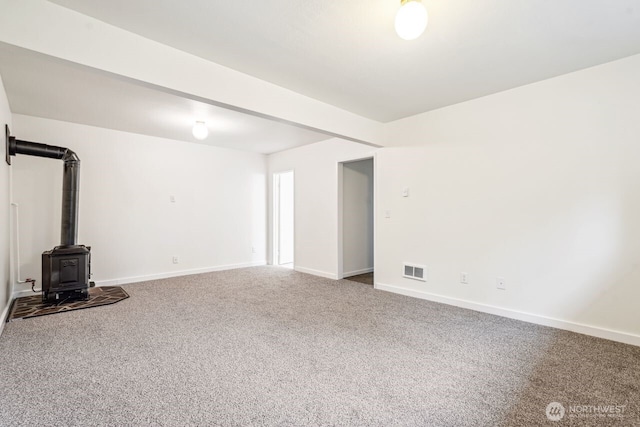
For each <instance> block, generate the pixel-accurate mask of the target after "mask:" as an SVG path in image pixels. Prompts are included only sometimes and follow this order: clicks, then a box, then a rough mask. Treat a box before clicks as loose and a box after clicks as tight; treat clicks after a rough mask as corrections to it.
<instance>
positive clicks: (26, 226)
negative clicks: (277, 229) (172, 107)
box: [12, 115, 266, 284]
mask: <svg viewBox="0 0 640 427" xmlns="http://www.w3.org/2000/svg"><path fill="white" fill-rule="evenodd" d="M12 132H13V134H14V135H16V136H17V137H18V138H20V139H25V140H32V141H38V142H42V143H47V144H51V145H61V146H65V147H69V148H71V149H73V150H74V151H76V153H77V154H78V156H79V157H80V159H81V162H82V163H81V182H80V221H79V243H81V244H85V245H90V246H91V247H92V272H93V273H94V277H93V279H94V280H95V281H96V282H98V284H100V283H102V284H107V283H118V282H127V281H132V280H136V278H149V277H154V276H157V275H166V274H179V273H180V272H193V271H199V270H201V269H202V270H207V269H213V268H218V267H223V266H238V265H250V264H252V263H261V262H265V259H266V221H265V218H266V211H265V206H266V194H265V189H266V177H265V172H266V159H265V156H264V155H260V154H254V153H246V152H241V151H236V150H229V149H223V148H217V147H211V146H206V145H201V144H193V143H185V142H178V141H172V140H167V139H161V138H155V137H148V136H143V135H136V134H130V133H125V132H119V131H112V130H107V129H101V128H95V127H90V126H83V125H77V124H72V123H66V122H60V121H54V120H47V119H40V118H35V117H29V116H22V115H14V116H13V129H12ZM12 168H13V184H14V193H13V194H14V201H15V202H17V203H18V204H19V205H20V244H21V258H22V259H21V261H22V262H21V263H22V275H23V276H25V277H26V276H31V277H35V278H37V279H38V283H40V254H41V253H42V252H43V251H44V250H48V249H51V248H52V247H54V246H55V245H58V244H59V239H60V237H59V233H60V205H61V191H62V190H61V188H62V163H61V162H59V161H55V160H51V159H42V158H36V157H30V156H16V157H15V158H14V164H13V166H12ZM170 196H174V197H175V203H172V202H171V201H170ZM252 247H255V248H256V253H252ZM173 256H178V257H179V263H178V264H173V260H172V257H173Z"/></svg>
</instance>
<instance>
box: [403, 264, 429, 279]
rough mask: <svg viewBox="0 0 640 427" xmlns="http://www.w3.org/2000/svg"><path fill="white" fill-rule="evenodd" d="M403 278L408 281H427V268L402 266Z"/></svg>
mask: <svg viewBox="0 0 640 427" xmlns="http://www.w3.org/2000/svg"><path fill="white" fill-rule="evenodd" d="M402 277H406V278H407V279H414V280H421V281H423V282H426V281H427V267H425V266H424V265H416V264H408V263H406V262H405V263H404V264H403V265H402Z"/></svg>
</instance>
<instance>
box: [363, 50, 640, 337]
mask: <svg viewBox="0 0 640 427" xmlns="http://www.w3.org/2000/svg"><path fill="white" fill-rule="evenodd" d="M639 75H640V56H634V57H630V58H627V59H623V60H620V61H616V62H612V63H609V64H605V65H601V66H598V67H594V68H590V69H586V70H583V71H579V72H576V73H572V74H568V75H564V76H561V77H557V78H553V79H550V80H547V81H543V82H539V83H536V84H532V85H528V86H524V87H521V88H517V89H514V90H510V91H507V92H503V93H500V94H496V95H492V96H488V97H485V98H481V99H477V100H474V101H470V102H466V103H463V104H458V105H455V106H451V107H447V108H443V109H440V110H437V111H433V112H430V113H425V114H422V115H419V116H415V117H411V118H407V119H404V120H400V121H397V122H394V123H392V124H389V125H388V129H387V130H388V138H389V142H390V143H392V144H394V145H397V146H401V145H413V146H414V147H413V148H385V149H381V150H380V151H379V152H378V157H377V174H378V179H379V181H378V182H379V187H378V192H377V197H378V209H379V212H378V213H379V215H378V216H377V225H376V226H377V229H376V230H377V233H378V234H377V238H378V242H377V253H376V256H377V258H376V281H377V282H378V285H379V287H381V288H383V289H389V290H394V291H396V292H404V293H409V294H412V295H416V296H422V297H425V298H430V299H436V300H442V301H446V302H450V303H454V304H462V305H466V306H469V307H472V308H478V309H481V310H485V311H493V312H497V313H499V314H506V315H510V316H513V317H518V316H519V317H521V318H526V319H528V320H533V321H538V322H541V323H544V322H547V323H549V324H553V325H559V326H562V327H567V328H569V329H573V330H578V331H586V332H589V333H595V334H600V335H601V336H606V337H610V338H614V339H620V340H622V341H625V342H634V343H636V344H639V345H640V310H638V301H640V286H638V284H639V283H640V191H639V188H640V186H639V184H640V167H638V159H640V143H639V142H640V119H639V118H640V80H639V79H638V76H639ZM405 186H407V187H410V194H411V195H410V197H409V198H403V197H402V196H401V192H402V188H403V187H405ZM385 210H390V211H391V212H392V215H391V218H389V219H385V218H384V217H383V215H381V213H382V212H384V211H385ZM403 261H410V262H414V263H420V264H425V265H427V266H428V268H429V272H428V275H429V281H428V282H427V283H421V282H416V281H412V280H410V279H404V278H402V277H401V263H402V262H403ZM461 272H467V273H468V274H469V278H470V283H469V284H468V285H463V284H461V283H460V280H459V277H460V276H459V275H460V273H461ZM498 276H501V277H504V278H505V279H506V284H507V290H506V291H502V290H497V289H496V283H495V282H496V278H497V277H498ZM554 319H555V320H554Z"/></svg>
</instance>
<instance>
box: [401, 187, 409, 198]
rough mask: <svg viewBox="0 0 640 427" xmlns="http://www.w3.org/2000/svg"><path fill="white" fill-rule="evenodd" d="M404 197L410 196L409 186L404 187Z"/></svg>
mask: <svg viewBox="0 0 640 427" xmlns="http://www.w3.org/2000/svg"><path fill="white" fill-rule="evenodd" d="M402 197H409V187H404V188H403V189H402Z"/></svg>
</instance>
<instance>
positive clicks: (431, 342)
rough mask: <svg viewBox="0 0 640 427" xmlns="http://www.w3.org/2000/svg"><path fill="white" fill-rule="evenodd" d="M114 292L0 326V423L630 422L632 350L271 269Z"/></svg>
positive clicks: (638, 383)
mask: <svg viewBox="0 0 640 427" xmlns="http://www.w3.org/2000/svg"><path fill="white" fill-rule="evenodd" d="M124 289H125V290H126V291H127V293H129V295H130V298H128V299H126V300H124V301H121V302H119V303H117V304H113V305H108V306H103V307H96V308H91V309H87V310H79V311H71V312H67V313H60V314H55V315H51V316H43V317H36V318H32V319H25V320H20V321H15V322H11V323H8V324H7V325H6V327H5V330H4V333H3V335H2V337H0V389H1V393H0V425H2V426H84V427H87V426H351V425H352V426H385V427H386V426H527V427H529V426H569V425H571V426H573V425H576V426H582V425H594V426H607V425H612V426H622V425H625V426H633V425H635V426H638V425H640V417H639V412H638V404H639V402H640V348H639V347H634V346H629V345H624V344H620V343H616V342H612V341H607V340H602V339H597V338H592V337H588V336H584V335H578V334H574V333H571V332H566V331H561V330H556V329H552V328H547V327H541V326H536V325H532V324H528V323H523V322H519V321H515V320H510V319H505V318H501V317H497V316H492V315H488V314H483V313H478V312H474V311H469V310H464V309H460V308H455V307H450V306H446V305H442V304H436V303H432V302H428V301H422V300H418V299H412V298H409V297H405V296H401V295H395V294H392V293H387V292H383V291H377V290H375V289H373V288H372V287H371V286H368V285H364V284H360V283H356V282H352V281H348V280H341V281H332V280H328V279H323V278H319V277H314V276H310V275H306V274H302V273H298V272H295V271H292V270H290V269H284V268H277V267H257V268H249V269H241V270H233V271H224V272H216V273H210V274H201V275H195V276H187V277H181V278H173V279H166V280H157V281H152V282H146V283H139V284H132V285H128V286H124ZM553 401H557V402H560V403H562V405H563V407H564V408H566V414H565V416H564V418H563V419H562V420H561V421H558V422H552V421H549V420H548V419H547V416H546V415H545V409H546V407H547V405H548V404H549V403H550V402H553ZM577 405H579V406H586V405H601V406H604V405H618V406H619V407H620V406H621V405H625V406H624V412H623V414H622V415H623V417H622V418H620V419H613V418H607V417H605V418H597V419H596V418H582V419H579V418H571V417H570V415H571V414H572V413H570V408H574V409H575V408H576V407H577ZM573 414H574V415H575V413H573Z"/></svg>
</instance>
